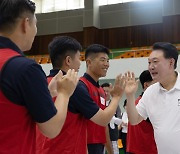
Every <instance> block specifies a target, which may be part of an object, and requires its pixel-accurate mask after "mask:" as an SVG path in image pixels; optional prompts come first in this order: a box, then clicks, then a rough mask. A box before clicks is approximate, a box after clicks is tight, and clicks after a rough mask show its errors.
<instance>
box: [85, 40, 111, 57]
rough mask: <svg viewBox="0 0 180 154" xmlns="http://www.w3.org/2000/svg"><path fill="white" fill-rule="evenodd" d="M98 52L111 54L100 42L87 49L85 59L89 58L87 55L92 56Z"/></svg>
mask: <svg viewBox="0 0 180 154" xmlns="http://www.w3.org/2000/svg"><path fill="white" fill-rule="evenodd" d="M96 53H106V54H107V55H108V56H109V49H108V48H106V47H105V46H103V45H100V44H92V45H90V46H88V47H87V49H86V52H85V59H87V57H89V56H92V55H93V54H96Z"/></svg>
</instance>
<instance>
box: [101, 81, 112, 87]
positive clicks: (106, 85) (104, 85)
mask: <svg viewBox="0 0 180 154" xmlns="http://www.w3.org/2000/svg"><path fill="white" fill-rule="evenodd" d="M101 87H102V88H104V87H110V84H109V83H107V82H106V83H103V84H102V85H101Z"/></svg>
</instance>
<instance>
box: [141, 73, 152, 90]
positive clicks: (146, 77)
mask: <svg viewBox="0 0 180 154" xmlns="http://www.w3.org/2000/svg"><path fill="white" fill-rule="evenodd" d="M139 80H140V82H141V85H142V87H143V89H144V83H145V82H151V81H153V79H152V77H151V74H150V72H149V71H148V70H145V71H143V72H142V73H141V74H140V76H139Z"/></svg>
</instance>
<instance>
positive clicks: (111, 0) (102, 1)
mask: <svg viewBox="0 0 180 154" xmlns="http://www.w3.org/2000/svg"><path fill="white" fill-rule="evenodd" d="M133 1H143V0H99V5H100V6H101V5H110V4H117V3H127V2H133Z"/></svg>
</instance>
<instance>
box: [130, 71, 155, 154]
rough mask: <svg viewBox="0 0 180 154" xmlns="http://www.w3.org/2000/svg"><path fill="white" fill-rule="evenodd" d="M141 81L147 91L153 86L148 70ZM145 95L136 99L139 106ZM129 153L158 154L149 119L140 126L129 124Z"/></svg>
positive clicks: (142, 74)
mask: <svg viewBox="0 0 180 154" xmlns="http://www.w3.org/2000/svg"><path fill="white" fill-rule="evenodd" d="M139 80H140V82H141V85H142V88H143V90H144V91H145V90H146V89H147V87H149V86H150V85H151V84H153V79H152V77H151V75H150V72H149V71H148V70H145V71H143V72H142V73H141V75H140V77H139ZM142 95H143V93H142V94H141V95H140V96H139V97H138V98H137V99H136V101H135V104H136V105H137V104H138V102H139V100H140V99H141V97H142ZM127 152H129V153H131V154H157V148H156V143H155V140H154V131H153V127H152V125H151V122H150V121H149V119H147V120H143V121H142V122H141V123H139V124H138V125H131V124H130V123H129V124H128V134H127Z"/></svg>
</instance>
